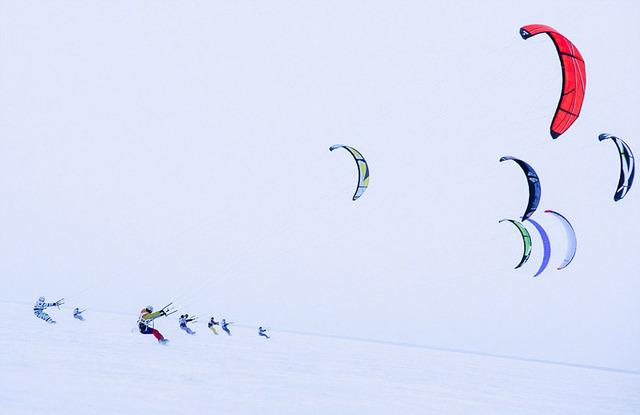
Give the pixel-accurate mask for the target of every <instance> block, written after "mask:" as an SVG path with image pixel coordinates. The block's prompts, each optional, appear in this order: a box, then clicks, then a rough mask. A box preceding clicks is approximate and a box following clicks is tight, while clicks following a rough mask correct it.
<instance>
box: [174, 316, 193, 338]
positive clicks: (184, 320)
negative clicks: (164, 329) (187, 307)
mask: <svg viewBox="0 0 640 415" xmlns="http://www.w3.org/2000/svg"><path fill="white" fill-rule="evenodd" d="M195 319H196V318H195V317H192V318H189V314H183V315H181V316H180V320H178V322H179V323H180V328H181V329H182V330H184V331H186V332H187V333H189V334H196V332H195V331H193V330H191V329H190V328H189V327H187V323H189V322H190V321H193V320H195Z"/></svg>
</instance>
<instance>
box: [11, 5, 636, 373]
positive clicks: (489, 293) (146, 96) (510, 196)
mask: <svg viewBox="0 0 640 415" xmlns="http://www.w3.org/2000/svg"><path fill="white" fill-rule="evenodd" d="M461 3H462V4H461ZM638 21H640V4H639V3H637V2H634V1H627V2H624V1H618V2H607V1H550V2H527V3H525V2H510V1H492V2H444V1H443V2H417V1H413V2H409V1H405V2H398V1H386V2H385V1H376V2H371V1H347V2H344V1H340V2H337V1H336V2H324V1H323V2H320V1H315V2H310V1H305V2H300V1H288V2H285V1H276V2H267V1H253V2H250V1H233V2H217V1H189V2H182V1H180V2H179V1H163V2H156V1H145V2H141V1H134V2H132V1H108V2H107V1H96V2H82V1H58V2H48V1H22V2H15V1H0V276H1V278H2V280H3V282H4V284H3V286H4V289H3V290H2V292H0V299H1V300H12V301H24V302H32V301H35V299H36V298H37V297H38V296H40V295H45V296H47V298H48V299H51V300H54V299H57V298H59V297H66V298H67V299H68V301H69V304H70V305H72V304H77V305H79V306H82V307H93V308H95V309H109V310H113V309H116V310H120V311H122V312H125V313H132V314H136V313H137V311H138V310H139V309H140V308H141V307H142V306H144V305H146V304H154V305H156V306H161V305H163V304H165V303H167V302H169V301H175V302H176V304H177V305H178V306H180V307H181V309H184V310H185V311H186V312H190V313H191V312H192V313H194V314H201V315H215V316H220V317H228V318H230V319H232V320H235V321H236V322H238V323H239V324H240V323H244V324H255V323H258V324H268V325H270V326H272V327H274V328H275V327H277V328H281V329H288V330H297V331H308V332H315V333H327V334H332V335H341V336H352V337H366V338H373V339H378V340H389V341H398V342H409V343H416V344H421V345H428V346H436V347H447V348H456V349H466V350H473V351H479V352H485V353H494V354H505V355H513V356H520V357H526V358H534V359H544V360H554V361H562V362H568V363H577V364H586V365H594V366H606V367H613V368H620V369H626V370H635V371H638V370H640V302H639V301H638V293H639V292H640V282H639V276H640V259H639V258H638V248H637V242H636V238H637V237H636V235H637V234H638V233H639V232H640V219H639V216H638V212H640V196H639V193H638V189H632V190H631V192H630V193H629V194H628V195H627V196H626V197H625V199H623V200H622V201H621V202H618V203H614V202H613V194H614V192H615V187H616V184H617V180H618V174H619V173H618V172H619V161H618V155H617V152H616V149H615V146H614V144H613V143H612V142H610V141H609V142H602V143H601V142H599V141H598V139H597V137H598V134H600V133H602V132H609V133H612V134H615V135H617V136H619V137H621V138H623V139H624V140H625V141H626V142H627V143H628V144H629V145H630V146H631V148H632V150H635V151H636V153H639V152H640V139H639V138H638V137H640V135H639V132H640V117H638V109H639V108H640V98H639V96H640V94H639V92H640V83H639V81H638V75H637V74H638V73H640V68H639V66H640V65H639V64H640V51H639V48H638V44H639V43H640V42H639V41H640V34H639V33H638V31H637V30H636V27H637V22H638ZM532 23H541V24H547V25H550V26H552V27H554V28H556V29H558V30H559V31H560V32H562V33H563V34H565V35H566V36H567V37H568V38H569V39H571V40H572V41H573V42H574V43H575V45H576V46H577V47H578V48H579V50H580V51H581V53H582V55H583V56H584V58H585V61H586V67H587V92H586V99H585V103H584V107H583V110H582V113H581V116H580V118H579V119H578V121H577V122H576V123H575V124H574V125H573V126H572V127H571V128H570V129H569V131H568V132H567V133H565V134H564V135H563V136H561V137H560V138H559V139H557V140H552V139H551V137H550V135H549V132H548V130H549V124H550V122H551V117H552V116H553V113H554V111H555V107H556V104H557V101H558V97H559V90H560V83H561V74H560V68H559V62H558V58H557V54H556V52H555V48H554V47H553V44H552V42H551V40H550V39H549V38H548V37H547V36H544V35H540V36H536V37H534V38H531V39H529V40H527V41H523V40H522V39H521V38H520V36H519V34H518V29H519V28H520V27H521V26H523V25H526V24H532ZM336 143H343V144H347V145H351V146H353V147H355V148H357V149H358V150H360V151H361V152H362V154H363V155H364V157H365V158H366V159H367V161H368V162H369V165H370V169H371V181H370V187H369V189H368V190H367V191H366V192H365V194H364V195H363V196H362V197H361V198H360V199H359V200H358V201H356V202H353V201H352V200H351V196H352V194H353V192H354V190H355V185H356V183H355V182H356V177H357V171H356V167H355V163H354V162H353V159H352V158H351V156H350V155H349V154H348V153H347V152H346V151H342V152H341V151H334V152H329V146H331V145H332V144H336ZM505 155H511V156H515V157H518V158H521V159H523V160H525V161H527V162H528V163H529V164H531V165H532V166H533V167H534V168H535V169H536V171H537V172H538V174H539V176H540V179H541V183H542V199H541V203H540V207H539V210H538V212H537V213H536V214H534V216H533V219H536V220H538V221H539V222H540V223H541V224H542V225H543V226H544V227H545V228H546V229H547V231H548V232H549V235H550V238H551V243H552V249H553V252H552V258H551V264H550V265H549V268H548V269H547V270H546V271H545V272H544V273H543V274H542V275H541V276H539V277H537V278H535V279H534V278H532V277H531V276H532V275H533V274H534V273H535V271H536V270H537V269H538V267H539V264H540V260H541V256H542V253H541V250H540V242H539V240H538V239H536V238H537V234H536V233H535V230H533V228H532V227H531V226H530V225H528V227H529V228H530V230H531V231H532V235H533V243H534V247H533V254H532V256H531V259H530V260H529V262H528V263H527V264H526V265H525V266H524V267H522V268H521V269H518V270H514V269H513V267H514V266H515V265H516V264H517V263H518V261H519V258H520V255H521V249H522V247H521V242H520V240H519V236H518V234H517V231H516V230H515V228H514V227H513V226H511V225H509V226H507V225H506V224H500V225H499V224H498V220H500V219H502V218H505V217H510V218H517V217H519V216H520V215H522V213H523V211H524V206H525V203H526V199H527V194H526V182H525V180H524V177H523V175H522V172H521V171H520V169H519V167H518V166H517V165H516V164H515V163H499V162H498V160H499V159H500V157H501V156H505ZM545 209H553V210H556V211H558V212H560V213H562V214H563V215H565V216H566V217H567V218H568V219H569V220H570V221H571V222H572V224H573V226H574V228H575V229H576V233H577V237H578V253H577V255H576V258H575V260H574V261H573V263H572V264H571V265H569V267H567V268H566V269H564V270H562V271H556V270H555V266H554V265H556V266H557V264H559V263H560V262H561V260H562V257H563V255H564V230H563V229H562V227H561V225H560V224H559V222H557V221H556V219H555V218H553V217H550V215H545V214H543V213H542V212H543V211H544V210H545Z"/></svg>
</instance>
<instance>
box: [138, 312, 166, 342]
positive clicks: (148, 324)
mask: <svg viewBox="0 0 640 415" xmlns="http://www.w3.org/2000/svg"><path fill="white" fill-rule="evenodd" d="M165 315H166V313H165V311H164V310H160V311H156V312H155V313H154V312H153V307H151V306H147V307H145V308H143V309H142V310H140V317H138V330H140V333H142V334H153V335H154V336H155V338H156V339H158V343H160V344H164V343H166V342H168V341H169V340H167V339H165V338H164V336H163V335H162V334H160V332H159V331H158V330H156V329H155V328H154V327H153V320H155V319H156V318H158V317H162V316H165Z"/></svg>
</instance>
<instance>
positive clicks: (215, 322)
mask: <svg viewBox="0 0 640 415" xmlns="http://www.w3.org/2000/svg"><path fill="white" fill-rule="evenodd" d="M218 325H220V323H219V322H217V321H215V320H214V319H213V317H211V320H209V322H208V323H207V327H209V328H210V329H211V331H212V332H213V334H215V335H216V336H217V335H218V332H217V331H216V328H215V327H213V326H218Z"/></svg>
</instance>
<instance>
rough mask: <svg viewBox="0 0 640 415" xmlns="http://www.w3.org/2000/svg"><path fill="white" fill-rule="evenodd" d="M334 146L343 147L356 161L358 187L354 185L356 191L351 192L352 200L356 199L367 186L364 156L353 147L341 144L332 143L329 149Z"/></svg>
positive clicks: (367, 178)
mask: <svg viewBox="0 0 640 415" xmlns="http://www.w3.org/2000/svg"><path fill="white" fill-rule="evenodd" d="M336 148H344V149H346V150H347V151H348V152H349V153H351V155H352V156H353V158H354V159H355V161H356V165H357V166H358V187H356V192H355V193H354V194H353V200H357V199H358V198H359V197H360V196H362V194H363V193H364V191H365V190H367V187H368V186H369V165H368V164H367V162H366V160H365V159H364V157H362V154H360V152H359V151H358V150H356V149H355V148H353V147H349V146H345V145H343V144H334V145H332V146H331V147H329V150H330V151H333V150H335V149H336Z"/></svg>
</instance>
